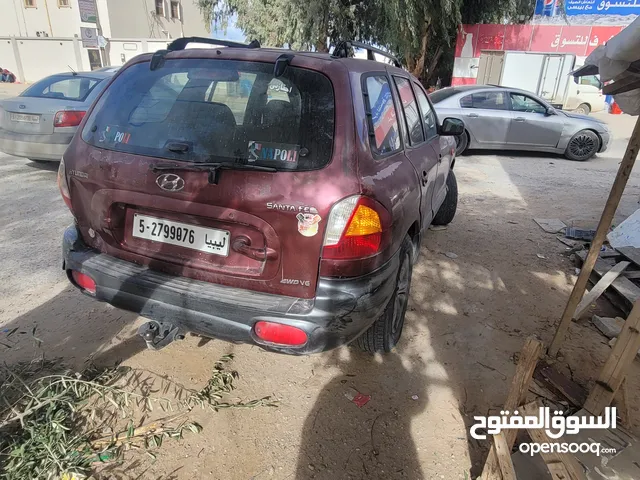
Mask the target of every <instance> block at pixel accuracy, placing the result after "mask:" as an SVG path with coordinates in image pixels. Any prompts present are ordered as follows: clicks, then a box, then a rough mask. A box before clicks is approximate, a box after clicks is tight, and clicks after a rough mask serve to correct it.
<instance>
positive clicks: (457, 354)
mask: <svg viewBox="0 0 640 480" xmlns="http://www.w3.org/2000/svg"><path fill="white" fill-rule="evenodd" d="M610 121H611V122H612V123H613V128H614V133H615V135H616V140H615V142H614V144H613V146H612V148H611V149H610V150H609V151H608V152H606V153H605V154H602V155H600V156H598V157H597V158H595V159H592V160H591V161H589V162H586V163H574V162H569V161H567V160H565V159H563V158H560V157H556V156H552V155H545V156H537V157H534V156H527V155H519V154H511V153H507V154H504V155H496V154H495V152H489V153H483V154H472V155H467V156H464V157H461V158H459V159H458V161H457V165H456V172H457V175H458V182H459V188H460V205H459V210H458V215H457V216H456V219H455V220H454V222H453V223H452V224H451V225H450V226H449V227H448V229H446V230H441V231H431V232H429V233H428V234H427V236H426V238H425V239H424V242H423V244H422V249H421V258H420V260H419V262H418V264H417V265H416V266H415V269H414V274H413V275H414V276H413V284H412V291H411V293H412V296H411V303H410V309H409V311H408V313H407V321H406V326H405V332H404V334H403V338H402V341H401V343H400V345H399V347H398V349H397V351H395V352H394V353H392V354H389V355H386V356H375V357H371V356H367V355H364V354H361V353H359V352H358V351H356V350H355V349H353V348H349V347H345V348H341V349H338V350H335V351H332V352H328V353H325V354H321V355H315V356H309V357H290V356H283V355H278V354H274V353H268V352H265V351H263V350H261V349H259V348H257V347H253V346H248V345H232V344H228V343H224V342H221V341H216V340H213V341H210V342H202V341H201V340H200V339H198V338H196V337H187V339H186V340H184V341H182V342H177V343H173V344H172V345H170V346H169V347H167V348H166V349H164V350H162V351H160V352H152V351H148V350H145V349H144V345H143V343H142V341H141V340H139V339H138V338H137V337H136V336H135V329H136V327H137V325H139V324H140V323H141V320H140V319H137V318H136V317H135V316H134V315H132V314H129V313H126V312H123V311H119V310H116V309H113V308H111V307H109V306H107V305H104V304H99V303H96V302H94V301H92V300H91V299H89V298H87V297H85V296H83V295H81V294H80V293H78V292H77V291H75V290H74V289H73V288H71V287H70V286H69V284H68V282H67V280H66V278H65V276H64V274H63V272H62V270H61V258H60V247H59V245H60V238H61V233H62V231H63V229H64V227H65V226H67V225H68V224H69V223H71V221H72V219H71V215H70V214H69V212H68V211H67V209H66V207H65V206H64V204H63V203H62V200H61V199H60V196H59V193H58V190H57V187H56V184H55V171H56V168H57V166H56V165H48V164H45V165H42V164H36V163H32V162H29V161H27V160H24V159H17V158H11V157H7V156H2V154H0V178H2V179H3V182H2V190H1V191H0V198H1V199H2V200H1V201H0V224H1V225H2V226H3V228H2V229H0V252H1V255H0V272H2V282H0V341H3V335H6V334H5V333H2V331H3V330H4V329H6V328H12V327H13V326H18V327H20V328H21V329H24V330H29V331H30V329H31V328H32V327H33V326H34V325H37V336H38V338H40V339H41V340H42V341H43V345H42V350H43V351H44V352H45V354H46V355H47V356H49V357H62V358H64V361H65V362H67V363H73V364H78V365H80V364H82V363H83V362H84V361H85V360H86V359H87V358H88V357H89V356H92V357H94V358H97V359H99V360H100V361H104V362H107V363H109V362H115V361H117V360H123V361H124V362H125V363H126V364H127V365H131V366H134V367H138V368H146V369H149V370H152V371H154V372H157V373H159V374H162V375H167V376H168V377H169V378H172V379H175V380H177V381H180V382H182V383H185V384H188V385H192V386H197V385H203V384H204V383H205V382H206V379H207V378H208V372H209V370H210V367H211V365H212V363H213V362H214V361H215V360H216V359H218V358H219V357H220V356H221V355H223V354H225V353H231V352H232V353H234V354H235V355H236V359H235V360H234V361H233V363H232V366H233V368H235V369H237V370H238V372H239V373H240V379H239V380H238V382H237V386H238V389H237V390H236V391H235V393H234V398H238V399H242V400H247V399H251V398H257V397H262V396H265V395H271V396H273V397H274V398H275V399H277V400H278V401H279V402H280V404H279V407H278V408H257V409H249V410H226V411H221V412H219V413H206V414H204V413H197V414H196V416H195V418H196V419H197V420H198V421H200V422H201V423H202V425H203V426H204V431H203V432H202V433H201V434H200V435H189V436H187V438H185V439H184V440H183V441H181V442H173V443H171V444H166V445H165V447H163V448H162V449H161V450H160V451H159V452H158V458H157V460H155V462H154V461H152V460H151V459H149V458H147V457H143V458H140V459H139V460H140V461H139V463H138V464H137V465H136V466H133V467H131V468H130V469H129V470H128V471H127V473H126V474H125V473H122V474H121V475H119V477H120V478H165V479H166V478H175V479H193V478H212V479H221V480H222V479H224V480H227V479H260V480H261V479H311V478H315V479H335V478H353V479H360V478H374V479H376V478H379V479H395V478H408V479H420V478H434V479H441V478H442V479H456V478H461V479H463V478H469V477H470V475H469V472H470V470H471V471H473V472H476V471H477V470H478V468H480V467H481V465H480V464H481V462H482V459H483V455H484V453H485V449H486V446H487V445H486V443H485V442H477V441H471V440H470V437H469V435H468V426H469V425H470V424H471V423H472V417H473V415H474V414H475V415H479V414H485V413H486V412H487V411H492V412H493V411H496V410H499V409H500V405H501V404H502V402H503V401H504V398H505V396H506V393H507V388H508V385H509V382H510V380H511V377H512V375H513V372H514V369H515V365H514V362H513V355H514V353H516V352H518V351H519V350H520V349H521V347H522V345H523V342H524V339H525V338H526V337H527V336H528V335H538V336H539V337H540V338H541V339H542V340H543V341H545V342H547V343H548V342H550V340H551V338H552V336H553V332H554V324H555V323H556V322H557V320H558V319H559V318H560V316H561V314H562V310H563V307H564V304H565V301H566V299H567V296H568V294H569V292H570V290H571V287H572V285H573V282H574V281H575V271H574V266H573V265H572V264H571V263H570V261H569V260H568V258H567V257H566V255H565V253H566V252H565V246H564V245H563V244H561V243H560V242H558V241H557V240H556V239H555V236H554V235H550V234H547V233H544V232H543V231H542V230H541V229H540V228H539V227H538V226H537V225H536V224H535V223H534V222H533V220H532V218H533V217H546V218H560V219H562V220H564V221H565V222H566V223H569V224H575V225H594V224H595V221H596V220H597V218H598V217H599V215H600V213H601V211H602V208H603V206H604V201H605V199H606V196H607V194H608V191H609V188H610V186H611V183H612V181H613V178H614V176H615V171H616V169H617V164H618V162H619V159H620V158H621V155H622V151H623V149H624V146H625V145H626V140H627V139H628V137H629V134H630V131H631V128H632V126H633V119H631V118H630V117H626V116H612V117H610ZM638 178H639V177H638V175H637V174H634V175H633V176H632V178H631V181H630V182H629V186H628V188H627V190H626V192H625V195H624V197H623V200H622V205H621V207H620V209H619V212H618V216H619V217H620V218H624V217H626V216H627V215H629V214H631V213H632V212H633V211H634V210H635V209H636V208H637V207H638V205H637V203H638V195H639V193H640V180H639V179H638ZM446 252H453V253H455V254H456V255H457V258H455V259H451V258H448V257H447V256H445V255H444V253H446ZM539 255H541V256H543V257H544V258H540V257H539ZM11 341H12V342H15V343H13V348H11V349H8V348H6V347H3V346H2V345H0V358H1V359H2V360H3V361H6V362H9V363H11V362H14V361H17V360H20V359H29V358H32V356H33V355H34V353H37V352H38V350H37V349H36V348H35V347H34V345H33V340H32V339H31V338H30V337H29V335H22V336H13V337H12V338H11ZM5 343H6V342H5ZM609 351H610V349H609V347H608V346H607V343H606V339H605V338H604V337H603V336H601V335H600V334H599V333H598V332H596V331H595V330H594V328H593V327H592V326H591V325H590V324H589V322H588V321H582V322H579V323H578V324H574V325H573V326H572V327H571V329H570V331H569V335H568V337H567V342H566V344H565V346H564V348H563V349H562V351H561V354H562V357H561V358H562V359H563V361H562V362H561V363H562V364H563V368H564V370H565V371H566V372H568V374H569V372H570V373H572V374H573V376H574V379H575V380H576V381H578V382H580V383H582V384H583V385H588V381H589V380H591V379H593V377H594V376H595V375H596V374H597V372H598V371H599V368H600V366H601V365H602V363H603V362H604V359H605V358H606V355H607V354H608V352H609ZM564 364H568V365H569V367H570V368H567V367H565V366H564ZM629 383H630V389H629V391H630V394H631V396H630V403H631V405H632V424H633V429H634V430H635V431H636V432H638V430H640V411H639V406H640V389H639V385H640V362H638V361H636V362H635V363H634V366H633V368H632V370H631V372H630V374H629ZM349 388H355V389H356V390H358V391H360V392H362V393H365V394H368V395H371V400H370V401H369V403H367V404H366V405H365V406H364V407H362V408H358V407H357V406H356V405H355V404H353V403H351V402H350V401H349V400H348V399H347V398H346V397H345V393H346V392H347V391H348V389H349ZM111 478H118V476H116V474H115V473H113V474H112V476H111Z"/></svg>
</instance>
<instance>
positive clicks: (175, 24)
mask: <svg viewBox="0 0 640 480" xmlns="http://www.w3.org/2000/svg"><path fill="white" fill-rule="evenodd" d="M163 1H164V16H161V15H156V13H155V11H156V4H155V0H107V3H108V6H109V8H108V10H109V23H110V25H111V35H112V36H113V37H115V38H123V37H124V38H158V39H160V38H162V39H164V38H179V37H182V36H183V35H182V32H183V30H184V36H187V37H190V36H205V37H208V36H209V33H208V32H207V29H206V28H205V24H204V21H203V20H202V14H201V13H200V10H199V9H198V7H197V6H196V5H195V4H194V3H193V0H182V1H183V3H182V4H181V8H180V14H181V17H182V18H183V19H184V25H183V24H182V22H181V21H180V19H179V18H171V2H170V0H163Z"/></svg>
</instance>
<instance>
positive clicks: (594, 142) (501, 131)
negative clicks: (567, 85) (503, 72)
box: [430, 85, 611, 161]
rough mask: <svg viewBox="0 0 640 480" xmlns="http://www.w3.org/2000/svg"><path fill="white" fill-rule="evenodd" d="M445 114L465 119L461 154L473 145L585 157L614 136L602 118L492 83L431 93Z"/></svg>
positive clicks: (459, 140) (459, 145)
mask: <svg viewBox="0 0 640 480" xmlns="http://www.w3.org/2000/svg"><path fill="white" fill-rule="evenodd" d="M430 98H431V101H432V102H433V104H434V106H435V108H436V112H437V113H438V114H439V115H440V116H447V117H452V118H458V119H460V120H462V121H464V124H465V133H464V135H460V136H459V137H457V145H456V153H457V154H458V155H460V154H461V153H463V152H464V151H465V150H466V149H467V148H477V149H496V150H531V151H537V152H551V153H560V154H564V155H565V156H566V157H567V158H568V159H570V160H578V161H584V160H588V159H589V158H591V157H593V156H594V155H595V154H596V153H598V152H604V151H605V150H606V148H607V145H608V144H609V139H610V137H611V134H610V131H609V127H608V126H607V124H606V123H605V122H603V121H601V120H598V119H596V118H594V117H589V116H586V115H580V114H577V113H571V112H564V111H562V110H557V109H555V108H553V107H552V106H551V105H549V104H548V103H547V102H545V101H544V100H542V99H541V98H540V97H538V96H536V95H534V94H533V93H531V92H527V91H524V90H519V89H515V88H507V87H497V86H490V85H467V86H459V87H447V88H443V89H441V90H437V91H435V92H433V93H432V94H431V95H430Z"/></svg>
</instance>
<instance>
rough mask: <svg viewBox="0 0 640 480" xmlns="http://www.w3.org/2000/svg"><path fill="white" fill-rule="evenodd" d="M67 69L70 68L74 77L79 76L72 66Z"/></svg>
mask: <svg viewBox="0 0 640 480" xmlns="http://www.w3.org/2000/svg"><path fill="white" fill-rule="evenodd" d="M67 67H69V70H71V73H72V74H73V76H74V77H75V76H76V75H78V72H76V71H75V70H74V69H73V68H71V65H67Z"/></svg>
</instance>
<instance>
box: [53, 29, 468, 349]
mask: <svg viewBox="0 0 640 480" xmlns="http://www.w3.org/2000/svg"><path fill="white" fill-rule="evenodd" d="M189 41H197V42H204V43H206V42H213V40H208V39H197V38H196V39H178V40H176V41H174V42H173V43H172V44H171V45H170V46H169V49H168V51H160V52H157V53H155V54H153V55H151V54H143V55H140V56H138V57H135V58H134V59H132V60H130V61H129V62H128V63H127V64H126V65H125V66H124V67H123V68H122V69H121V70H120V71H119V72H118V74H117V76H116V77H115V78H114V80H113V82H112V83H111V84H110V86H109V87H108V88H107V89H106V90H105V92H104V93H103V94H102V95H101V97H100V98H99V99H98V100H97V101H96V103H95V104H94V106H93V107H92V108H91V110H90V111H89V113H88V115H87V117H86V118H85V119H84V120H83V122H82V124H81V125H80V129H81V132H82V133H81V134H79V135H77V136H76V137H75V138H74V140H73V142H72V143H71V145H70V146H69V149H68V150H67V152H66V153H65V155H64V159H63V161H62V162H61V164H60V169H59V174H58V181H59V186H60V190H61V193H62V196H63V199H64V201H65V202H66V204H67V205H68V206H69V208H70V209H71V211H72V212H73V215H74V217H75V219H76V221H75V224H74V225H73V226H71V227H69V228H68V229H67V230H66V231H65V233H64V238H63V256H64V269H65V271H66V272H67V275H68V277H69V280H70V281H71V283H73V284H74V285H75V286H76V287H78V288H79V289H80V290H82V292H84V293H85V294H87V295H90V296H92V297H94V298H96V299H97V300H101V301H105V302H109V303H110V304H112V305H115V306H116V307H120V308H123V309H126V310H130V311H133V312H136V313H138V314H140V315H142V316H145V317H147V318H149V319H150V321H149V322H148V323H146V324H145V325H143V326H142V327H141V329H140V334H141V335H142V336H143V338H144V339H145V340H146V342H147V345H148V346H149V347H150V348H154V349H157V348H161V347H163V346H165V345H166V344H168V343H170V342H171V341H173V340H174V339H176V338H182V336H183V335H184V333H185V332H188V331H190V332H193V333H196V334H199V335H203V336H207V337H217V338H222V339H226V340H231V341H240V342H250V343H254V344H257V345H260V346H262V347H264V348H267V349H272V350H276V351H280V352H286V353H292V354H302V353H311V352H320V351H323V350H327V349H331V348H334V347H336V346H338V345H341V344H344V343H347V342H350V341H352V340H354V339H356V338H357V343H358V345H359V346H360V347H361V348H363V349H364V350H366V351H371V352H373V351H389V350H390V349H391V348H393V347H394V345H395V344H396V343H397V342H398V340H399V338H400V334H401V332H402V327H403V324H404V314H405V310H406V308H407V301H408V296H409V288H410V284H411V272H412V266H413V262H414V261H415V259H416V257H417V254H418V251H419V244H420V238H421V236H422V234H423V232H425V231H426V230H427V227H428V226H429V225H430V224H431V223H436V224H447V223H449V222H451V221H452V219H453V217H454V215H455V212H456V205H457V185H456V179H455V175H454V173H453V170H452V169H453V166H454V162H455V157H454V154H455V142H454V140H453V138H452V136H453V135H456V134H460V133H462V131H463V124H462V122H461V121H459V120H455V119H453V120H452V119H446V118H445V119H444V120H443V121H442V123H441V124H440V123H439V122H438V119H437V117H436V115H435V112H434V110H433V108H432V105H431V104H430V102H429V100H428V97H427V94H426V93H425V91H424V89H423V87H422V86H421V85H420V83H419V82H418V81H417V80H416V79H415V78H414V77H412V76H411V75H410V74H409V73H407V72H406V71H404V70H402V69H400V68H396V67H393V66H388V65H385V64H384V63H381V62H380V63H379V62H376V61H372V60H359V59H354V58H346V57H345V56H346V53H344V54H342V56H341V55H340V52H341V51H339V52H338V53H337V54H336V56H330V55H328V54H321V53H309V52H291V51H287V52H286V53H283V51H282V50H276V49H266V48H265V49H263V48H260V47H259V44H257V42H255V41H254V42H252V43H251V44H249V45H243V44H236V43H233V42H225V43H226V44H227V45H230V46H228V47H227V48H218V49H208V48H202V49H186V50H184V46H185V44H186V43H187V42H189ZM216 42H218V41H216ZM346 50H347V49H345V51H346Z"/></svg>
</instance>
